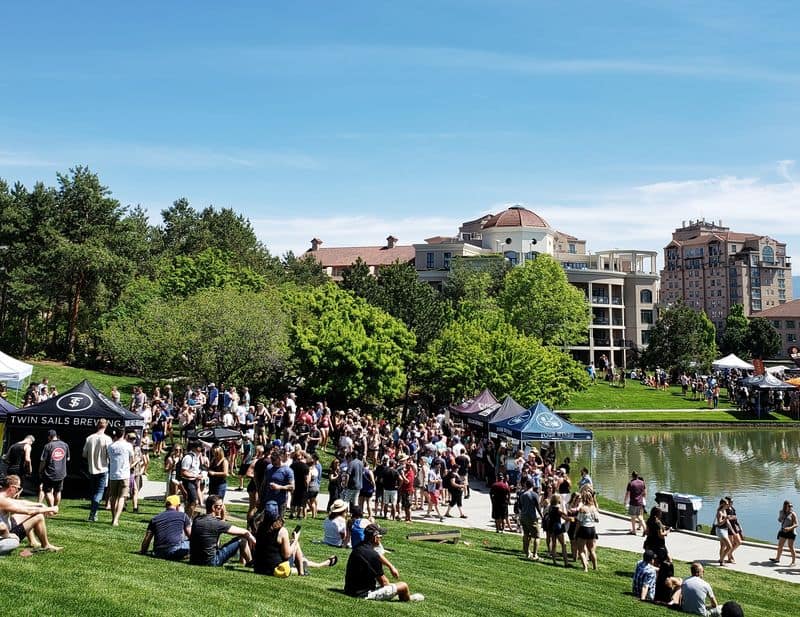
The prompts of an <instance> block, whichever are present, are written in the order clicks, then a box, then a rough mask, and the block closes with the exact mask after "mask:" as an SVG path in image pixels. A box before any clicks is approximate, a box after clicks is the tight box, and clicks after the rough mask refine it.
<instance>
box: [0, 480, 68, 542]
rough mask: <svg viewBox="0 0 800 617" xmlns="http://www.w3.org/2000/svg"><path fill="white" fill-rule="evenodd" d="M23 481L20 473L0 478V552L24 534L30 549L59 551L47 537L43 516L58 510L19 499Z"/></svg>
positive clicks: (23, 536) (18, 540)
mask: <svg viewBox="0 0 800 617" xmlns="http://www.w3.org/2000/svg"><path fill="white" fill-rule="evenodd" d="M21 493H22V482H21V481H20V478H19V476H17V475H13V474H12V475H10V476H6V477H5V478H2V479H0V554H4V553H6V552H11V551H13V550H14V549H15V548H17V546H19V543H20V542H21V541H22V539H23V538H25V537H27V538H28V542H29V543H30V545H31V547H32V548H37V549H42V550H45V551H60V550H61V548H62V547H60V546H55V545H54V544H52V543H51V542H50V539H49V538H48V536H47V523H46V522H45V517H46V516H48V515H51V514H57V513H58V506H45V505H43V504H41V503H34V502H31V501H26V500H24V499H19V497H20V495H21Z"/></svg>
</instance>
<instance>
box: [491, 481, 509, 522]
mask: <svg viewBox="0 0 800 617" xmlns="http://www.w3.org/2000/svg"><path fill="white" fill-rule="evenodd" d="M510 499H511V489H510V488H509V487H508V484H506V479H505V476H503V474H498V475H497V481H496V482H495V483H494V484H492V486H491V487H490V488H489V500H490V501H491V503H492V518H493V519H494V526H495V531H496V532H497V533H503V530H504V529H505V525H506V521H507V520H508V502H509V500H510Z"/></svg>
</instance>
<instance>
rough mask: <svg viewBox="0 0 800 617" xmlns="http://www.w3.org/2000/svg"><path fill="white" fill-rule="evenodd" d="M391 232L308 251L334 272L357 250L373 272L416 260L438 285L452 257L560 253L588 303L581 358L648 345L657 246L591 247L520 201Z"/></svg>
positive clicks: (622, 355)
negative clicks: (379, 241)
mask: <svg viewBox="0 0 800 617" xmlns="http://www.w3.org/2000/svg"><path fill="white" fill-rule="evenodd" d="M396 242H397V240H396V239H395V238H393V237H391V236H390V238H389V239H387V244H386V245H384V246H376V247H344V248H331V249H322V248H320V245H321V244H322V241H321V240H319V239H316V238H315V239H314V240H313V241H312V246H311V249H310V250H309V251H307V252H306V254H309V255H312V256H314V257H315V258H316V259H317V260H318V261H319V262H320V263H321V264H322V266H323V267H324V268H325V270H326V272H328V275H329V276H331V277H332V278H334V280H341V276H342V274H343V272H344V271H345V270H346V269H347V267H348V266H349V265H350V264H352V263H353V262H354V261H355V260H356V258H357V257H361V258H362V259H363V260H364V261H365V262H366V263H367V265H368V266H369V267H370V271H371V272H372V273H375V272H376V271H377V270H378V269H379V268H380V267H382V266H385V265H387V264H389V263H392V262H393V261H395V260H400V261H402V262H406V261H408V262H409V263H412V264H413V265H414V268H415V269H416V271H417V276H418V277H419V279H420V280H421V281H425V282H427V283H429V284H431V285H433V286H434V287H437V288H441V286H442V284H443V283H444V281H445V280H446V279H447V277H448V276H449V275H450V270H451V267H452V264H453V261H454V260H455V259H465V260H470V261H471V263H474V264H476V267H478V268H479V267H481V263H482V261H481V260H493V259H505V260H507V262H508V263H510V264H511V265H512V266H516V265H523V264H524V263H525V262H526V261H528V260H530V259H534V258H535V257H536V255H537V254H541V253H547V254H548V255H552V256H553V257H554V258H555V259H556V260H557V261H559V262H560V263H561V264H562V266H563V267H564V270H565V272H566V274H567V279H568V280H569V282H570V283H572V284H573V285H575V286H576V287H577V288H578V289H580V290H581V291H582V292H583V294H584V296H585V297H586V300H587V302H588V303H589V304H590V306H591V309H592V323H591V326H590V329H589V332H588V333H587V337H586V340H585V341H584V342H583V343H582V344H580V345H573V346H571V347H570V351H571V353H572V355H573V357H575V359H576V360H578V361H579V362H583V363H585V364H589V363H590V362H594V363H595V365H597V366H599V365H600V358H601V356H605V357H606V358H608V359H609V360H610V361H611V363H612V365H613V366H617V367H624V366H626V365H627V363H628V361H629V354H630V352H631V351H632V350H636V349H640V348H642V347H646V346H647V344H648V342H649V334H650V333H649V330H650V328H652V327H653V326H654V324H655V321H656V317H657V315H656V302H658V292H659V283H660V277H659V274H658V272H657V270H656V257H657V253H656V252H655V251H639V250H616V249H615V250H613V251H599V252H596V253H591V252H588V251H587V250H586V241H585V240H581V239H578V238H576V237H575V236H571V235H569V234H567V233H564V232H561V231H558V230H556V229H553V228H552V227H551V226H550V224H549V223H548V222H547V221H546V220H545V219H544V218H543V217H541V216H540V215H538V214H537V213H535V212H532V211H531V210H528V209H527V208H524V207H522V206H519V205H514V206H510V207H509V208H506V209H505V210H503V211H501V212H498V213H497V214H486V215H484V216H482V217H480V218H478V219H475V220H472V221H466V222H464V223H462V224H461V226H460V227H459V229H458V234H457V235H456V236H434V237H432V238H427V239H426V240H425V242H423V243H420V244H414V245H413V246H401V245H397V244H396Z"/></svg>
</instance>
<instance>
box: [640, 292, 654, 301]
mask: <svg viewBox="0 0 800 617" xmlns="http://www.w3.org/2000/svg"><path fill="white" fill-rule="evenodd" d="M639 302H641V303H642V304H652V303H653V292H652V291H650V290H649V289H642V291H640V292H639Z"/></svg>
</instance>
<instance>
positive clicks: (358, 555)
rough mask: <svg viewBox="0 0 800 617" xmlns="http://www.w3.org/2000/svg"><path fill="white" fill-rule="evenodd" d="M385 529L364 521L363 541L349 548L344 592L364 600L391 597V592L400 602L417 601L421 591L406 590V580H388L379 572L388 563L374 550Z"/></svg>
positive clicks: (388, 598) (389, 598)
mask: <svg viewBox="0 0 800 617" xmlns="http://www.w3.org/2000/svg"><path fill="white" fill-rule="evenodd" d="M385 533H386V531H385V530H384V529H382V528H380V527H378V526H377V525H374V524H371V525H367V527H366V529H364V541H363V542H362V543H361V544H359V545H358V546H357V547H356V548H354V549H353V550H352V551H350V557H349V558H348V559H347V572H346V573H345V577H344V592H345V593H346V594H347V595H348V596H353V597H355V598H364V599H366V600H391V599H393V598H394V597H395V596H396V597H397V599H398V600H400V601H401V602H419V601H420V600H424V599H425V597H424V596H423V595H422V594H421V593H414V594H412V593H409V590H408V584H407V583H404V582H402V581H397V582H396V583H390V582H389V579H388V578H386V575H385V574H384V573H383V564H384V563H386V564H387V565H388V566H389V567H393V566H391V565H390V564H389V562H388V560H387V559H386V557H385V556H383V557H382V556H381V555H379V554H378V552H377V550H376V548H378V547H379V546H380V543H381V537H382V536H383V535H384V534H385Z"/></svg>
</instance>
